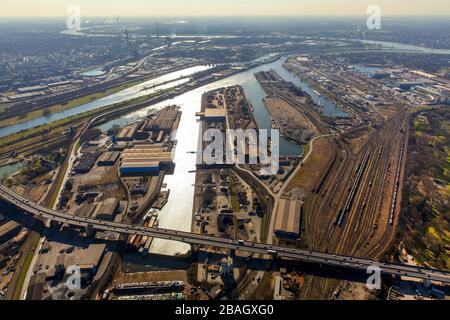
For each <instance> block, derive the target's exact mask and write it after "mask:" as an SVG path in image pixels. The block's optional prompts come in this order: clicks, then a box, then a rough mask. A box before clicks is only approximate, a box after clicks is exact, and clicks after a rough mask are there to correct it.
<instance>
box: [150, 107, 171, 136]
mask: <svg viewBox="0 0 450 320" xmlns="http://www.w3.org/2000/svg"><path fill="white" fill-rule="evenodd" d="M178 115H179V110H178V107H176V106H172V107H168V108H165V109H163V110H161V111H160V112H158V114H157V116H156V118H154V119H150V120H147V121H146V122H145V123H144V125H143V126H142V130H143V131H152V132H160V131H162V132H163V133H165V134H168V133H170V132H171V131H172V128H173V126H174V124H175V121H176V119H177V118H178Z"/></svg>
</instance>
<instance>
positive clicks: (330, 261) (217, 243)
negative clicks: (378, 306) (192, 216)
mask: <svg viewBox="0 0 450 320" xmlns="http://www.w3.org/2000/svg"><path fill="white" fill-rule="evenodd" d="M0 198H1V199H3V200H4V201H6V202H8V203H10V204H12V205H14V206H15V207H17V208H19V209H22V210H24V211H26V212H27V213H29V214H32V215H34V216H35V217H39V218H42V219H50V220H51V221H55V222H59V223H62V224H67V225H70V226H76V227H81V228H86V229H88V230H89V229H91V230H98V231H110V232H117V233H120V234H125V235H142V236H147V237H153V238H159V239H164V240H172V241H179V242H184V243H189V244H192V245H209V246H213V247H220V248H227V249H232V250H240V251H245V252H250V253H254V254H264V255H271V256H273V257H279V258H284V259H291V260H300V261H304V262H309V263H316V264H321V265H328V266H337V267H344V268H348V269H353V270H360V271H364V272H365V271H367V270H368V268H369V267H379V268H380V269H381V272H382V273H384V274H389V275H395V276H405V277H411V278H416V279H423V280H425V279H428V280H430V281H436V282H441V283H445V284H450V271H447V270H437V269H431V268H422V267H416V266H408V265H400V264H392V263H383V262H379V261H373V260H368V259H363V258H355V257H347V256H341V255H334V254H330V253H323V252H314V251H307V250H298V249H291V248H284V247H280V246H274V245H269V244H263V243H253V242H248V241H242V240H230V239H225V238H219V237H212V236H206V235H201V234H194V233H189V232H182V231H175V230H167V229H160V228H147V227H143V226H138V225H128V224H123V223H116V222H111V221H102V220H96V219H90V218H82V217H76V216H73V215H70V214H67V213H61V212H57V211H54V210H51V209H48V208H45V207H42V206H39V205H37V204H36V203H33V202H32V201H30V200H28V199H25V198H24V197H22V196H20V195H18V194H17V193H15V192H13V191H11V190H10V189H8V188H6V187H4V186H0Z"/></svg>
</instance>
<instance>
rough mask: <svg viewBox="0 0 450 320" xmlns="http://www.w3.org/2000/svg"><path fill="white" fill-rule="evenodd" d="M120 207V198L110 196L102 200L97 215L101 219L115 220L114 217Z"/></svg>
mask: <svg viewBox="0 0 450 320" xmlns="http://www.w3.org/2000/svg"><path fill="white" fill-rule="evenodd" d="M118 209H119V199H117V198H109V199H106V200H105V201H103V202H102V204H101V205H100V207H99V208H98V210H97V212H96V213H95V217H96V218H97V219H101V220H108V221H114V217H115V215H116V213H117V211H118Z"/></svg>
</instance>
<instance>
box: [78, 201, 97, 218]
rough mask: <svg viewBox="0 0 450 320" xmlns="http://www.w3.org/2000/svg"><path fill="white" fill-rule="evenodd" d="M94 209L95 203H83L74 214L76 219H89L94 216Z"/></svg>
mask: <svg viewBox="0 0 450 320" xmlns="http://www.w3.org/2000/svg"><path fill="white" fill-rule="evenodd" d="M96 207H97V206H96V204H95V203H83V204H82V205H81V207H80V208H79V209H78V210H77V211H76V212H75V215H76V216H77V217H82V218H90V217H91V216H92V215H93V214H94V211H95V208H96Z"/></svg>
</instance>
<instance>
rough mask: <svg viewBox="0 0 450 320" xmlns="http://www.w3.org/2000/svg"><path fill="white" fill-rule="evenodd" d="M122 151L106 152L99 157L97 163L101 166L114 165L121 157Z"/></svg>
mask: <svg viewBox="0 0 450 320" xmlns="http://www.w3.org/2000/svg"><path fill="white" fill-rule="evenodd" d="M119 156H120V153H119V152H117V151H115V152H105V153H104V154H102V155H101V156H100V158H99V159H98V162H97V164H98V165H99V166H101V167H112V166H114V165H115V164H116V162H117V160H118V159H119Z"/></svg>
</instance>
